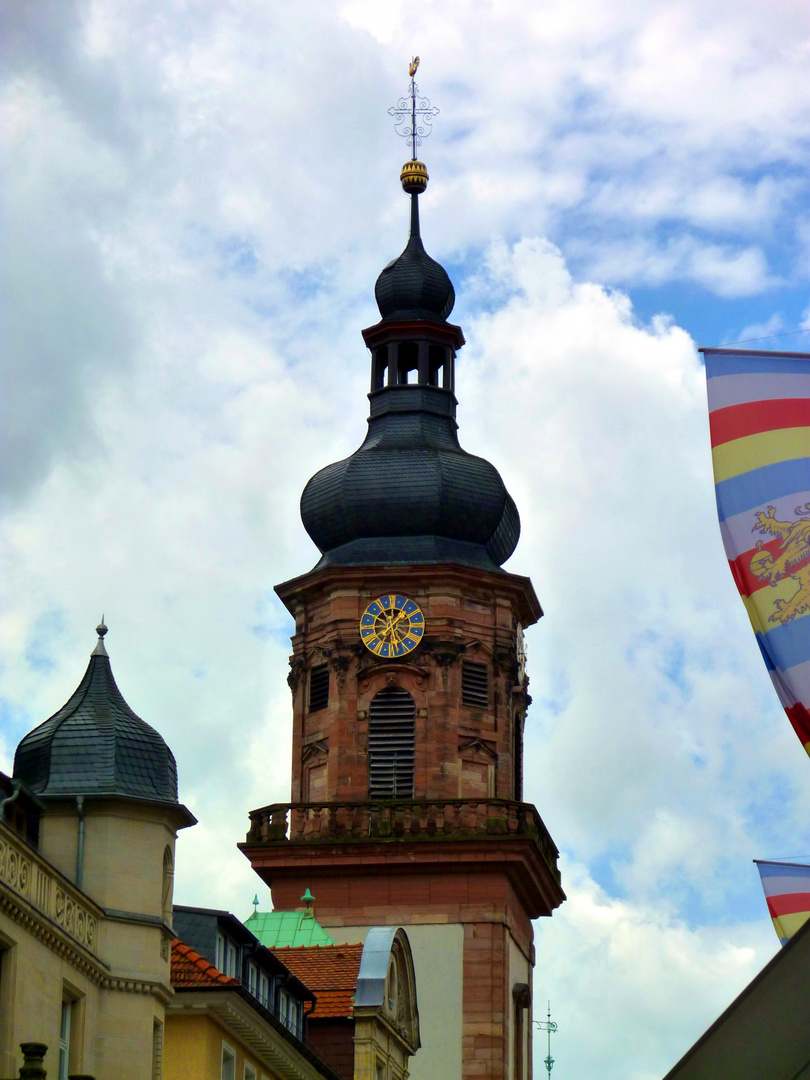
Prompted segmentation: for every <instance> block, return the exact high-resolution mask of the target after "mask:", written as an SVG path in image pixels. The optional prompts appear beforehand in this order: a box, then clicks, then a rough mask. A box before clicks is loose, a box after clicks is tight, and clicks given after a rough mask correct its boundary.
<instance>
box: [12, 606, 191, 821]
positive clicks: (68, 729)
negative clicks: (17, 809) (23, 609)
mask: <svg viewBox="0 0 810 1080" xmlns="http://www.w3.org/2000/svg"><path fill="white" fill-rule="evenodd" d="M96 629H97V633H98V642H97V643H96V647H95V649H93V652H92V653H91V655H90V663H89V664H88V665H87V671H85V673H84V678H83V679H82V681H81V682H80V683H79V685H78V687H77V688H76V690H75V691H74V692H73V694H72V695H71V697H70V698H69V700H68V701H67V702H66V703H65V704H64V705H63V706H62V708H61V709H59V711H58V712H56V713H54V714H53V716H52V717H50V719H48V720H46V721H45V722H44V723H43V724H40V725H39V727H36V728H34V730H33V731H30V732H29V733H28V734H27V735H26V736H25V737H24V739H23V740H22V742H21V743H20V745H19V746H18V747H17V753H16V755H15V757H14V776H15V777H19V778H20V779H21V780H23V781H24V782H25V783H26V784H27V785H28V787H29V788H30V789H31V790H32V791H33V792H34V793H35V794H36V795H40V796H44V797H49V796H50V797H65V796H75V795H85V796H93V795H95V796H107V797H109V798H115V797H124V798H135V799H148V800H150V801H156V802H164V803H166V802H168V803H176V802H177V765H176V764H175V760H174V755H173V754H172V752H171V750H170V749H169V747H168V746H167V745H166V743H165V742H164V741H163V739H162V738H161V736H160V735H159V734H158V732H157V731H155V729H154V728H152V727H150V726H149V725H148V724H147V723H145V722H144V721H143V720H141V718H140V717H139V716H136V715H135V713H134V712H133V711H132V709H130V707H129V705H127V703H126V701H124V698H123V697H122V695H121V691H120V690H119V689H118V687H117V686H116V684H115V679H114V678H113V673H112V669H111V667H110V658H109V656H108V655H107V650H106V649H105V647H104V635H105V634H106V633H107V627H106V626H105V625H104V620H103V619H102V621H101V623H100V625H99V626H98V627H97V628H96Z"/></svg>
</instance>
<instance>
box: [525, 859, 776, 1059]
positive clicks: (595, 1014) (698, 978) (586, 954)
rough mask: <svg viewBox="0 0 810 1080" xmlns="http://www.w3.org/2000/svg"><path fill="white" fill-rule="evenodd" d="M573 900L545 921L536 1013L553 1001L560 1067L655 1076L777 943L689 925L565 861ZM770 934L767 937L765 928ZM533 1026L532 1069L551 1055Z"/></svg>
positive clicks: (753, 931) (749, 932)
mask: <svg viewBox="0 0 810 1080" xmlns="http://www.w3.org/2000/svg"><path fill="white" fill-rule="evenodd" d="M564 869H565V875H566V885H567V890H568V900H567V901H566V903H565V905H564V906H563V907H562V908H560V910H559V911H558V912H557V913H556V914H555V915H554V917H553V919H552V921H551V923H550V924H547V923H541V924H539V926H538V940H537V967H536V970H535V979H534V989H535V1017H534V1018H535V1019H545V1010H544V1005H545V1002H546V1000H547V999H550V1002H551V1012H552V1019H553V1020H554V1021H555V1022H556V1023H557V1024H558V1030H557V1032H556V1033H555V1034H553V1035H552V1037H551V1054H552V1057H554V1059H555V1062H556V1064H555V1069H556V1071H557V1072H558V1073H559V1074H560V1075H568V1076H581V1077H583V1078H584V1077H597V1076H598V1077H603V1078H604V1080H657V1078H660V1077H661V1076H662V1075H663V1074H664V1073H665V1072H666V1071H668V1069H669V1068H671V1067H672V1065H674V1064H675V1062H676V1061H677V1060H678V1058H680V1057H681V1055H682V1054H683V1053H684V1052H685V1051H686V1050H687V1049H688V1048H689V1046H690V1045H691V1043H692V1042H694V1041H695V1040H696V1039H697V1038H698V1037H699V1036H700V1035H701V1034H702V1033H703V1031H704V1030H705V1029H706V1027H708V1022H707V1018H709V1017H710V1018H712V1019H713V1018H714V1017H715V1016H716V1015H719V1013H720V1012H722V1010H723V1009H724V1008H725V1006H726V1005H728V1004H729V1002H730V1001H731V1000H732V999H733V998H734V997H735V996H736V995H737V994H738V993H739V992H740V990H742V989H743V987H744V986H745V985H746V984H747V983H748V982H749V981H750V979H751V978H752V977H753V976H754V975H755V974H756V972H757V971H758V970H759V969H760V968H761V967H762V966H763V965H764V964H765V963H766V961H767V960H768V959H770V957H771V955H772V954H773V953H774V951H775V950H776V949H778V947H779V946H778V943H777V941H776V937H775V935H774V934H773V930H772V929H771V928H770V927H765V928H764V929H765V931H766V932H765V933H763V932H762V930H761V929H760V928H759V927H756V926H755V927H752V926H744V925H741V926H736V927H730V928H727V929H725V930H723V931H722V932H718V931H715V930H710V929H699V930H690V929H689V928H688V927H687V926H685V925H684V924H683V923H682V922H680V921H678V920H673V919H671V918H668V917H667V916H666V915H664V914H661V913H657V912H656V911H655V910H654V909H650V908H647V907H642V906H640V905H638V904H634V903H628V902H625V901H619V900H616V899H613V898H611V897H609V896H607V895H605V893H604V891H603V890H601V889H600V888H599V887H598V886H597V885H596V884H595V883H594V882H593V880H591V878H590V877H589V875H588V873H587V871H586V870H585V869H584V868H583V867H582V866H579V865H577V864H575V863H573V864H572V863H570V862H565V864H564ZM768 935H770V937H769V936H768ZM547 1047H548V1041H547V1037H546V1035H545V1034H542V1033H541V1032H539V1031H538V1032H536V1034H535V1042H534V1060H535V1072H536V1073H537V1074H541V1069H542V1065H541V1062H542V1060H543V1059H544V1058H545V1056H546V1053H547Z"/></svg>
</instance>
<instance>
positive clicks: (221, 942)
mask: <svg viewBox="0 0 810 1080" xmlns="http://www.w3.org/2000/svg"><path fill="white" fill-rule="evenodd" d="M214 967H215V968H216V969H217V971H221V972H222V973H223V974H225V938H224V936H223V935H222V934H217V955H216V960H215V961H214Z"/></svg>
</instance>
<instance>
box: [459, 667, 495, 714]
mask: <svg viewBox="0 0 810 1080" xmlns="http://www.w3.org/2000/svg"><path fill="white" fill-rule="evenodd" d="M461 700H462V702H463V704H464V705H471V706H472V707H473V708H475V709H486V708H487V707H488V705H489V674H488V672H487V669H486V665H485V664H465V663H462V665H461Z"/></svg>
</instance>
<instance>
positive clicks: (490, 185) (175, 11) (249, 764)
mask: <svg viewBox="0 0 810 1080" xmlns="http://www.w3.org/2000/svg"><path fill="white" fill-rule="evenodd" d="M0 49H2V63H0V71H1V72H2V82H1V83H0V183H1V184H2V190H3V195H4V200H3V209H2V214H3V217H4V221H3V235H4V242H3V245H2V247H1V248H0V305H1V307H2V311H3V318H2V322H3V331H2V361H0V363H2V373H3V390H2V395H0V409H2V413H3V415H2V418H0V474H1V475H2V490H0V516H1V522H0V530H1V532H0V544H1V545H2V548H1V549H0V550H1V551H2V566H0V768H3V769H4V770H5V771H10V768H11V763H12V758H13V751H14V747H15V746H16V743H17V741H18V740H19V739H20V738H21V737H22V735H23V734H24V733H25V732H26V731H28V730H29V729H30V728H32V727H33V726H35V725H36V724H38V723H40V722H41V721H43V720H44V719H45V718H47V717H48V716H49V715H50V714H51V713H52V712H53V711H55V710H56V709H57V708H58V707H59V706H60V705H61V704H62V703H63V702H64V701H65V700H66V698H67V697H68V696H69V694H70V693H71V691H72V690H73V689H74V687H75V686H76V684H77V683H78V681H79V679H80V678H81V675H82V673H83V671H84V668H85V665H86V662H87V656H88V654H89V652H90V649H91V648H92V647H93V644H94V641H95V634H94V627H95V625H96V623H97V622H98V619H99V616H100V615H101V613H102V612H104V614H105V616H106V619H107V623H108V625H109V627H110V632H109V635H108V638H107V645H108V648H109V652H110V654H111V657H112V661H113V668H114V671H115V674H116V678H117V680H118V684H119V686H120V688H121V690H122V692H123V693H124V695H125V696H126V698H127V700H128V701H129V703H130V705H131V706H132V707H133V708H134V709H135V710H136V712H138V713H139V714H140V715H141V716H142V717H143V718H144V719H145V720H147V721H148V722H150V723H151V724H153V725H154V726H155V727H157V728H158V729H159V730H160V731H161V733H162V734H163V735H164V736H165V737H166V739H167V741H168V742H169V744H170V746H171V747H172V748H173V750H174V752H175V755H176V757H177V761H178V767H179V771H180V783H181V797H182V800H183V801H184V802H185V803H186V804H187V805H188V806H189V807H190V808H191V809H192V810H193V811H194V813H195V814H196V815H197V817H198V818H199V819H200V823H199V825H198V826H197V827H196V828H194V829H192V830H190V831H189V832H188V833H185V834H183V835H182V838H181V841H180V844H179V849H178V877H177V898H178V900H180V901H181V902H186V903H197V904H209V905H212V906H214V905H215V906H221V907H227V908H229V909H231V910H233V911H234V912H236V913H237V914H239V915H241V916H243V917H245V916H246V915H247V914H249V912H250V910H251V907H250V901H251V899H252V897H253V894H254V892H255V891H256V888H257V884H259V883H258V882H257V880H256V879H254V878H253V877H252V875H251V871H250V868H249V866H248V864H247V863H246V861H245V860H244V858H243V857H242V856H241V854H239V852H238V851H236V849H235V847H234V845H235V843H236V841H237V840H239V839H242V838H243V836H244V833H245V830H246V827H247V812H248V810H249V809H250V808H251V807H254V806H260V805H263V804H265V803H267V802H270V801H275V800H283V799H284V798H286V797H288V791H289V787H288V774H289V743H290V738H289V725H290V700H289V691H288V689H287V686H286V682H285V676H286V665H287V656H288V652H289V634H290V632H291V625H290V619H289V618H288V616H287V613H286V611H285V610H284V609H283V607H282V606H281V605H280V603H279V602H278V600H277V599H276V597H275V594H274V592H273V585H274V584H276V583H278V582H280V581H284V580H286V579H287V578H290V577H293V576H295V575H297V574H299V573H302V572H304V571H306V570H308V569H309V568H310V567H311V566H312V565H313V564H314V563H315V561H316V558H317V551H316V550H315V548H314V547H313V545H312V543H311V542H310V540H309V539H308V537H307V536H306V534H305V532H304V530H303V528H302V526H301V523H300V519H299V514H298V499H299V496H300V492H301V490H302V488H303V486H304V484H305V482H306V480H307V479H308V477H309V476H310V475H311V474H312V473H313V472H314V471H315V470H316V469H318V468H319V467H321V466H322V465H324V464H325V463H327V462H329V461H333V460H336V459H337V458H339V457H342V456H345V455H346V454H347V453H349V452H351V451H352V450H353V449H354V448H355V447H356V446H357V445H358V444H359V443H360V441H361V439H362V437H363V433H364V429H365V417H366V415H367V402H366V399H365V396H364V395H365V392H366V390H367V382H368V358H367V354H366V352H365V349H364V347H363V343H362V339H361V337H360V329H361V328H362V327H364V326H368V325H370V324H371V323H373V322H375V321H376V319H377V317H378V316H377V312H376V308H375V305H374V299H373V283H374V280H375V278H376V276H377V274H378V273H379V271H380V269H381V268H382V267H383V265H384V264H385V263H386V262H388V260H389V259H391V258H392V257H394V256H395V255H397V254H398V253H399V251H400V250H401V249H402V247H403V246H404V243H405V240H406V236H407V201H406V199H405V197H404V195H403V194H402V192H401V190H400V188H399V184H398V174H399V167H400V165H401V163H402V161H403V160H404V159H405V157H406V156H408V155H407V150H406V146H405V144H404V143H403V141H402V140H401V139H399V138H398V137H397V135H396V134H395V133H394V131H393V128H392V123H391V118H390V117H389V116H388V113H387V110H388V108H389V106H391V105H392V104H394V102H395V101H396V99H397V98H398V97H399V96H400V95H401V94H403V93H404V92H405V90H406V88H407V82H408V77H407V63H408V60H409V58H410V56H411V55H412V54H413V53H417V52H418V53H419V54H420V55H421V57H422V67H421V68H420V71H419V78H418V82H419V86H420V89H421V90H422V92H423V93H424V94H427V95H428V96H429V97H430V99H431V101H432V103H433V104H436V105H438V106H439V108H440V109H441V113H440V115H439V116H438V117H437V118H436V121H435V124H434V130H433V134H432V135H431V137H430V139H429V140H426V142H425V144H424V146H423V147H422V151H421V154H422V157H423V160H425V161H426V163H427V165H428V168H429V171H430V174H431V184H430V187H429V189H428V192H427V194H426V196H425V197H424V199H423V201H422V225H423V229H422V231H423V236H424V239H425V243H426V246H427V249H428V251H429V252H430V253H431V254H432V255H433V256H434V257H435V258H438V259H439V260H440V261H442V262H443V263H444V265H445V266H446V267H447V268H448V270H449V271H450V273H451V276H452V277H453V279H454V282H455V285H456V292H457V295H458V301H457V305H456V309H455V312H454V315H453V319H454V321H457V322H459V323H461V325H462V326H463V328H464V331H465V334H466V337H467V341H468V344H467V346H466V347H465V349H464V350H463V352H462V354H461V357H460V361H459V365H458V379H457V384H458V385H457V390H458V396H459V400H460V406H459V421H460V424H461V431H460V435H461V440H462V443H463V445H464V446H465V447H466V448H467V449H469V450H471V451H473V452H476V453H480V454H483V455H485V456H487V457H488V458H490V460H492V461H493V462H494V463H495V464H496V465H497V466H498V468H499V469H500V470H501V472H502V474H503V476H504V479H505V480H506V482H507V486H508V487H509V489H510V491H511V492H512V494H513V495H514V497H515V499H516V501H517V503H518V506H519V508H520V512H521V516H522V523H523V533H522V539H521V542H520V545H519V547H518V549H517V552H516V553H515V555H514V556H513V557H512V559H511V561H510V563H509V564H508V568H509V569H511V570H513V571H515V572H516V573H520V574H529V575H531V577H532V579H533V581H534V584H535V588H536V590H537V592H538V595H539V596H540V599H541V602H542V603H543V606H544V608H545V611H546V616H545V618H544V619H543V620H542V621H541V623H540V625H539V626H538V627H536V628H534V629H533V630H532V631H531V632H530V634H529V635H528V645H529V654H530V656H529V659H530V667H529V670H530V674H531V680H532V693H533V695H534V705H533V706H532V709H531V713H530V718H529V726H528V733H527V792H526V797H527V798H529V799H531V800H532V801H534V802H535V803H536V804H537V806H538V807H539V809H540V812H541V813H542V815H543V817H544V820H545V822H546V824H547V825H548V827H549V829H550V831H551V833H552V835H553V836H554V837H555V839H556V841H557V843H558V845H559V847H560V849H561V851H562V852H563V872H564V883H565V887H566V890H567V892H568V897H569V899H568V902H567V903H566V904H565V905H564V906H563V907H562V908H561V909H560V910H559V912H558V913H557V914H555V916H554V918H553V919H552V920H550V921H548V922H546V923H544V924H543V925H539V926H538V927H537V955H538V962H537V974H536V983H535V993H536V1000H537V1003H538V1011H542V1008H540V1006H542V1003H544V1002H545V1001H546V999H548V998H550V999H551V1003H552V1011H553V1015H554V1018H555V1019H556V1020H557V1021H558V1023H559V1032H558V1034H557V1035H556V1036H555V1037H554V1043H553V1048H552V1052H553V1054H554V1056H555V1058H556V1060H557V1065H556V1067H555V1071H554V1075H555V1076H556V1077H558V1080H564V1078H566V1077H576V1078H577V1080H597V1078H598V1080H655V1078H656V1077H661V1076H662V1075H663V1073H665V1072H666V1071H667V1069H668V1068H669V1067H670V1066H671V1065H672V1064H674V1062H675V1061H676V1060H677V1058H678V1057H679V1056H680V1055H681V1054H682V1053H683V1052H684V1051H685V1050H686V1049H687V1047H688V1046H689V1045H691V1043H692V1042H693V1041H694V1040H695V1039H696V1038H697V1037H698V1036H699V1035H700V1034H701V1032H702V1031H703V1030H704V1029H705V1028H706V1027H707V1026H708V1024H709V1023H710V1022H711V1021H712V1020H713V1019H714V1018H715V1016H716V1015H717V1014H718V1013H719V1012H720V1011H721V1009H722V1008H723V1007H724V1006H725V1005H726V1004H727V1003H728V1002H729V1001H730V1000H731V999H732V997H733V996H734V995H735V994H736V993H737V992H738V991H739V990H740V989H741V988H742V987H743V986H744V985H745V984H746V983H747V982H748V981H749V980H750V978H751V977H752V976H753V975H754V974H755V973H756V972H757V971H758V970H759V969H760V968H761V967H762V965H763V964H764V963H765V962H766V961H767V959H768V958H769V957H770V956H771V955H773V953H774V952H775V951H776V949H777V948H778V943H777V940H776V936H775V934H774V933H773V929H772V927H771V924H770V920H769V918H768V916H767V911H766V908H765V904H764V901H763V899H762V895H761V890H760V886H759V883H758V877H757V874H756V871H755V869H754V867H753V865H752V862H751V860H752V859H753V858H755V857H764V858H780V857H799V856H807V855H810V836H808V826H807V822H808V820H810V763H808V761H807V758H806V755H805V754H804V751H803V750H802V748H801V746H800V744H799V742H798V740H797V739H796V737H795V736H794V735H793V733H792V731H791V729H790V727H789V725H788V722H787V720H786V719H785V717H784V714H783V713H782V711H781V709H780V707H779V705H778V702H777V700H776V698H775V695H774V694H773V691H772V689H771V686H770V683H769V680H768V678H767V675H766V672H765V669H764V667H763V666H762V664H761V661H760V659H759V655H758V651H757V647H756V644H755V642H754V639H753V635H752V634H751V631H750V628H749V626H748V624H747V621H746V617H745V613H744V610H743V607H742V604H741V602H740V601H739V599H738V597H737V594H736V591H735V589H734V585H733V583H732V580H731V576H730V574H729V572H728V567H727V565H726V564H725V562H724V556H723V551H722V546H721V542H720V536H719V530H718V527H717V522H716V517H715V509H714V502H713V486H712V477H711V462H710V454H709V445H708V425H707V419H706V404H705V386H704V378H703V372H702V368H701V363H700V359H699V355H698V354H697V352H696V347H697V346H698V345H721V344H724V343H728V342H736V341H738V340H740V339H751V338H763V337H764V336H765V335H768V334H770V335H777V334H778V335H783V336H780V337H773V338H771V339H768V340H764V341H761V342H759V345H761V346H762V347H765V348H767V347H772V348H790V349H795V350H797V351H801V350H803V349H804V350H808V351H810V333H802V332H798V333H797V332H796V331H801V329H802V327H803V326H806V325H810V321H809V320H808V305H809V304H810V197H809V193H808V182H807V161H808V154H809V153H810V150H809V148H810V106H809V105H808V94H807V85H808V83H807V69H808V61H810V13H808V8H807V5H806V3H805V0H768V2H767V3H765V0H733V2H732V0H714V2H713V3H711V4H706V3H705V0H680V2H679V3H677V4H675V3H672V2H671V0H670V2H667V3H661V2H658V0H644V3H639V2H638V0H614V2H613V3H610V4H605V3H603V2H597V0H568V3H566V4H565V5H562V4H557V3H554V4H552V3H549V2H547V0H538V2H536V3H533V4H527V3H525V2H524V0H498V2H497V3H486V2H483V0H442V2H441V3H438V2H433V0H423V2H422V3H421V4H418V5H414V4H412V3H405V2H403V0H387V2H386V3H385V4H383V3H380V2H379V0H344V2H340V0H334V2H331V3H329V2H319V0H306V2H301V3H298V4H288V3H284V4H282V3H280V2H275V0H239V3H236V2H226V0H218V2H217V3H216V4H212V3H209V2H194V0H160V2H158V0H99V2H90V0H86V2H79V3H70V2H67V0H54V2H48V0H28V2H25V3H23V2H20V0H2V2H0ZM749 347H751V346H749ZM258 892H259V897H260V901H261V903H262V907H268V906H269V902H270V901H269V893H268V891H267V890H266V889H264V888H263V887H261V886H260V887H259V889H258ZM538 1050H539V1051H540V1052H539V1054H538V1056H539V1057H540V1058H542V1057H544V1056H545V1044H544V1043H541V1044H540V1045H539V1046H538Z"/></svg>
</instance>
